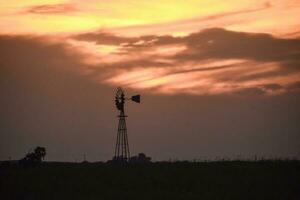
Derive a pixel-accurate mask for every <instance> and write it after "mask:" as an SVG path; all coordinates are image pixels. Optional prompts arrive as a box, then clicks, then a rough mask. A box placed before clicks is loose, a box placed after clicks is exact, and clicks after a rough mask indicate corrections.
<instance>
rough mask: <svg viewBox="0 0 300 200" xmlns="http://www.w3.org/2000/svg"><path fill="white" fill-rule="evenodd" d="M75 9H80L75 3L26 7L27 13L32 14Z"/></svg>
mask: <svg viewBox="0 0 300 200" xmlns="http://www.w3.org/2000/svg"><path fill="white" fill-rule="evenodd" d="M75 11H78V8H77V7H76V6H75V5H74V4H46V5H37V6H31V7H29V8H26V9H25V13H32V14H64V13H71V12H75Z"/></svg>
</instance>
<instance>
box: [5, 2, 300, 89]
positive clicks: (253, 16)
mask: <svg viewBox="0 0 300 200" xmlns="http://www.w3.org/2000/svg"><path fill="white" fill-rule="evenodd" d="M0 3H1V4H0V17H1V20H0V32H1V34H3V35H26V36H37V35H38V36H41V35H42V36H43V38H44V39H43V40H44V42H46V43H48V42H50V43H52V42H53V43H60V42H62V41H63V42H64V43H65V44H66V45H67V46H68V48H67V49H68V51H70V52H77V53H80V54H81V61H82V67H81V68H80V70H79V71H80V73H81V74H82V75H84V76H87V77H88V78H90V79H91V80H95V81H98V82H99V83H104V84H109V85H116V86H118V85H121V86H122V85H123V86H125V87H131V88H134V89H149V90H151V91H153V92H158V93H164V94H174V93H188V94H194V95H211V94H222V93H232V92H239V91H241V90H248V89H253V88H255V89H258V90H259V91H261V92H263V93H265V94H268V95H274V94H275V95H276V94H281V93H283V92H286V91H287V90H288V89H287V88H290V87H291V86H292V85H293V84H296V83H297V82H299V81H300V78H299V77H300V73H299V72H298V70H294V71H292V72H290V71H289V70H286V68H287V67H286V66H287V65H293V66H294V65H299V63H300V62H299V60H297V59H294V57H293V56H294V55H298V54H299V47H300V46H299V40H297V38H299V36H300V21H299V18H300V14H299V13H300V1H297V0H287V1H282V0H274V1H269V2H268V1H260V0H227V1H217V0H207V1H197V0H178V1H171V0H165V1H161V0H152V1H149V0H148V1H144V0H114V1H106V0H85V1H83V0H81V1H80V0H74V1H63V0H45V1H39V0H22V1H20V0H10V1H3V0H1V2H0ZM216 28H219V29H216ZM220 28H222V29H220ZM239 32H243V33H244V35H240V34H239ZM252 34H254V35H252ZM266 34H267V35H266ZM235 37H237V38H239V39H238V40H235ZM61 38H63V40H61ZM193 38H194V39H193ZM220 38H221V39H220ZM219 39H220V40H219ZM252 39H253V41H252ZM226 41H227V43H226ZM228 41H232V42H233V43H229V42H228ZM231 46H236V48H231ZM266 46H267V47H268V48H266ZM262 48H266V50H267V51H268V52H266V54H267V55H266V57H265V58H264V56H263V54H264V51H262V52H261V56H260V55H257V54H255V52H256V51H258V50H260V49H262ZM272 48H277V50H275V53H274V54H272V53H270V51H271V50H272ZM280 48H283V49H285V50H284V52H283V53H282V52H280V50H279V49H280ZM286 50H288V51H289V50H290V52H287V51H286ZM236 51H239V52H238V53H236ZM225 52H228V55H227V54H226V55H225V54H224V53H225ZM230 53H231V54H230ZM252 54H255V55H252ZM45 62H46V61H45ZM225 66H226V67H225ZM110 68H111V69H110ZM101 69H103V73H100V74H99V73H95V72H96V71H99V70H101ZM287 71H289V73H288V72H287ZM229 77H230V78H229ZM269 86H273V88H275V86H277V87H276V88H277V89H270V88H272V87H269Z"/></svg>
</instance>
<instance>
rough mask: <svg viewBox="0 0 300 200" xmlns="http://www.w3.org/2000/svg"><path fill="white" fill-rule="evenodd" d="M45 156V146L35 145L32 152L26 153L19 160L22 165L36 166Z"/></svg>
mask: <svg viewBox="0 0 300 200" xmlns="http://www.w3.org/2000/svg"><path fill="white" fill-rule="evenodd" d="M45 156H46V148H45V147H39V146H38V147H36V148H35V149H34V152H31V153H28V154H26V156H25V157H24V158H23V159H21V160H20V161H19V164H20V165H22V166H36V165H38V164H40V163H41V162H42V160H43V159H44V158H45Z"/></svg>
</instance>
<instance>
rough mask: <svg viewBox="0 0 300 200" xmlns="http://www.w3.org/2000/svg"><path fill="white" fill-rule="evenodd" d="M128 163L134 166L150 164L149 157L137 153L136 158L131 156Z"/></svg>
mask: <svg viewBox="0 0 300 200" xmlns="http://www.w3.org/2000/svg"><path fill="white" fill-rule="evenodd" d="M130 163H134V164H147V163H151V157H147V156H146V155H145V154H144V153H139V154H138V155H137V156H133V157H131V158H130Z"/></svg>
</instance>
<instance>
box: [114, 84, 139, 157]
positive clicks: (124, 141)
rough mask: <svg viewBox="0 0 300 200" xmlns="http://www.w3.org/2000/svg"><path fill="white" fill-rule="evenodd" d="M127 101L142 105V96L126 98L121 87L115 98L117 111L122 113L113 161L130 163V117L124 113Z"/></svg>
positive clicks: (119, 116)
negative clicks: (128, 129)
mask: <svg viewBox="0 0 300 200" xmlns="http://www.w3.org/2000/svg"><path fill="white" fill-rule="evenodd" d="M125 100H132V101H134V102H136V103H140V95H134V96H132V97H131V98H126V97H125V94H124V91H123V89H122V88H120V87H119V88H118V89H117V92H116V97H115V104H116V107H117V109H118V110H119V111H120V114H119V115H118V118H119V125H118V134H117V141H116V146H115V156H114V158H113V160H115V161H125V162H128V161H129V159H130V151H129V144H128V135H127V127H126V117H128V116H127V115H125V111H124V105H125Z"/></svg>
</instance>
